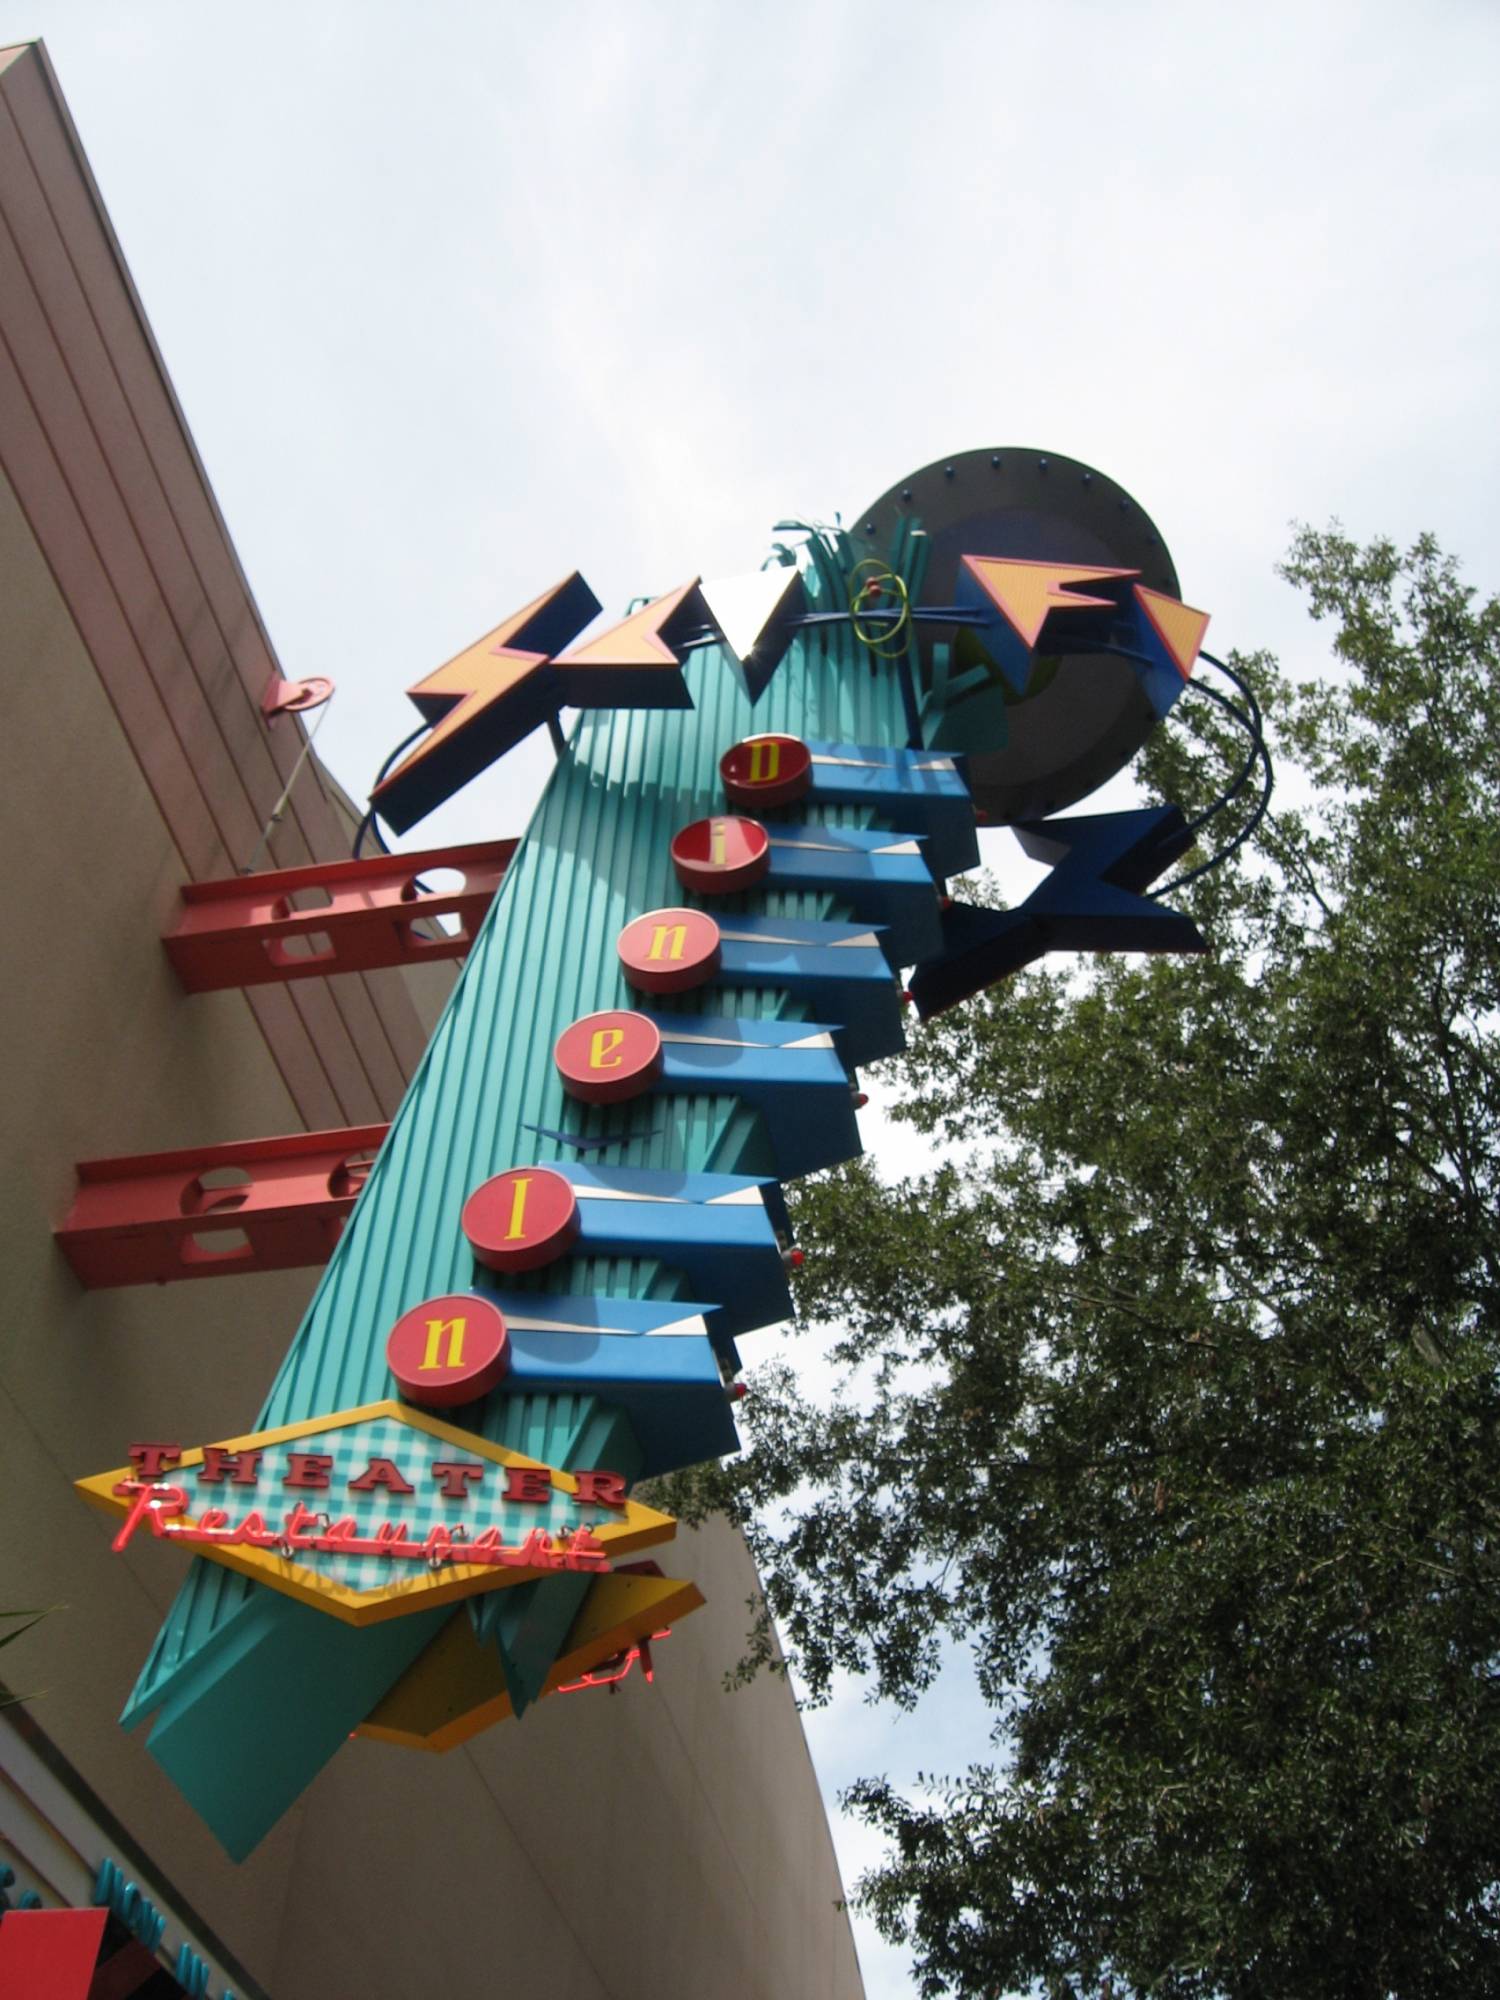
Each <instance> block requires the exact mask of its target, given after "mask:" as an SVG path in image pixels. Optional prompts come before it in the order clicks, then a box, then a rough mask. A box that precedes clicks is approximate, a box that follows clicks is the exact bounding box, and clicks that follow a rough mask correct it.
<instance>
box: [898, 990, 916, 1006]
mask: <svg viewBox="0 0 1500 2000" xmlns="http://www.w3.org/2000/svg"><path fill="white" fill-rule="evenodd" d="M916 998H917V996H916V994H915V993H913V992H912V990H911V988H910V987H909V986H903V987H902V989H901V1005H902V1006H903V1007H910V1006H913V1005H914V1004H915V1002H916Z"/></svg>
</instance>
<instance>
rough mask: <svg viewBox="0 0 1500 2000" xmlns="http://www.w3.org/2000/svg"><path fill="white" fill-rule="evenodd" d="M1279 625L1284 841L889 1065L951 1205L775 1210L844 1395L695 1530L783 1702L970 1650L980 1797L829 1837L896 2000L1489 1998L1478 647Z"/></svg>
mask: <svg viewBox="0 0 1500 2000" xmlns="http://www.w3.org/2000/svg"><path fill="white" fill-rule="evenodd" d="M1284 574H1285V575H1286V576H1287V577H1288V578H1289V579H1290V580H1291V581H1292V582H1293V583H1294V584H1296V585H1298V586H1300V587H1301V589H1302V590H1303V591H1304V592H1305V593H1306V595H1307V598H1308V600H1309V603H1310V608H1311V611H1312V614H1313V616H1314V617H1315V618H1318V619H1324V620H1328V621H1330V622H1331V623H1332V625H1333V627H1334V631H1335V638H1334V650H1335V653H1336V654H1337V657H1338V662H1339V665H1338V667H1337V669H1336V671H1335V672H1334V673H1333V674H1331V675H1330V676H1329V678H1327V679H1326V680H1323V681H1320V682H1318V683H1316V684H1311V685H1298V686H1292V685H1289V684H1288V683H1287V682H1286V681H1285V680H1284V679H1282V678H1280V677H1279V676H1278V674H1277V672H1276V669H1275V664H1274V662H1272V661H1271V660H1269V659H1267V658H1264V657H1262V658H1258V659H1251V660H1242V661H1240V662H1239V664H1240V666H1241V668H1242V670H1243V671H1245V672H1246V673H1247V674H1248V675H1249V677H1250V678H1251V680H1252V682H1253V684H1254V686H1255V687H1256V689H1257V691H1258V693H1259V695H1260V698H1261V701H1262V703H1263V705H1264V707H1265V708H1266V711H1267V714H1268V718H1269V723H1270V728H1271V732H1272V736H1273V741H1274V744H1275V748H1276V752H1277V758H1278V768H1279V774H1280V779H1281V789H1280V793H1279V800H1296V801H1300V802H1301V805H1300V809H1296V810H1294V809H1292V807H1291V806H1290V805H1280V804H1278V808H1277V809H1276V810H1275V811H1274V812H1273V814H1272V815H1271V816H1270V817H1269V818H1268V819H1267V820H1266V821H1264V822H1263V824H1262V825H1261V827H1260V828H1259V830H1258V832H1257V834H1256V837H1255V839H1254V840H1253V841H1252V842H1251V843H1250V844H1249V845H1248V846H1247V847H1246V848H1244V849H1243V850H1241V852H1240V853H1239V854H1238V855H1237V856H1236V857H1235V858H1234V859H1233V860H1232V861H1231V862H1229V863H1227V864H1226V865H1225V866H1224V867H1222V868H1220V869H1218V870H1217V871H1215V872H1213V873H1210V874H1207V875H1205V876H1203V877H1202V878H1200V879H1199V880H1198V881H1197V882H1195V883H1194V884H1192V885H1191V886H1190V887H1189V888H1187V889H1186V890H1184V891H1183V892H1182V893H1181V895H1180V897H1179V898H1178V899H1177V900H1178V901H1179V902H1180V905H1181V906H1182V907H1185V908H1188V909H1190V910H1191V912H1192V914H1193V915H1194V916H1195V917H1196V919H1197V920H1198V922H1199V924H1200V926H1201V928H1202V929H1203V931H1204V933H1205V935H1206V936H1207V937H1208V938H1210V939H1211V941H1212V950H1211V952H1210V955H1209V956H1207V957H1205V958H1198V959H1186V958H1158V959H1149V960H1148V959H1124V958H1121V959H1116V960H1095V961H1088V962H1087V963H1085V964H1084V965H1081V966H1076V965H1064V966H1062V967H1060V968H1059V967H1052V968H1045V969H1039V970H1035V971H1031V972H1028V973H1026V974H1024V975H1022V976H1020V977H1018V978H1016V979H1014V980H1012V981H1010V982H1008V983H1007V984H1006V985H1004V986H1003V987H1002V988H1000V989H998V990H996V991H994V992H992V993H991V994H989V995H987V996H984V997H983V998H982V999H980V1000H979V1001H977V1002H974V1003H972V1004H971V1005H969V1006H967V1007H965V1008H964V1009H962V1010H959V1011H957V1012H956V1013H954V1014H953V1015H951V1016H949V1017H947V1018H945V1019H943V1020H940V1021H938V1022H936V1023H934V1024H933V1025H932V1026H930V1027H929V1028H927V1029H926V1030H924V1031H923V1032H921V1033H920V1034H919V1035H917V1036H916V1038H915V1041H914V1046H913V1047H912V1049H911V1050H910V1052H909V1053H908V1055H907V1056H906V1057H904V1058H903V1059H902V1060H901V1061H900V1062H898V1063H896V1064H893V1065H892V1066H891V1069H890V1077H891V1080H892V1081H893V1082H894V1085H895V1088H896V1091H897V1093H898V1098H899V1112H898V1115H899V1116H900V1117H902V1118H904V1119H906V1120H908V1121H909V1122H910V1123H911V1124H912V1125H913V1126H915V1127H916V1129H917V1130H918V1131H919V1132H922V1133H925V1134H928V1135H930V1136H931V1137H932V1138H933V1139H934V1140H937V1141H941V1142H944V1143H943V1150H942V1152H941V1153H940V1154H939V1155H938V1157H939V1158H940V1159H941V1161H942V1164H939V1165H937V1166H936V1167H935V1168H934V1170H933V1171H931V1172H929V1173H927V1174H926V1175H924V1176H922V1177H921V1178H919V1179H913V1180H908V1181H903V1182H901V1183H900V1184H899V1185H885V1184H883V1183H882V1182H881V1180H880V1179H879V1178H877V1176H876V1175H875V1174H874V1173H873V1172H872V1171H871V1170H870V1168H869V1167H868V1166H867V1165H864V1164H859V1165H856V1166H854V1167H852V1168H850V1169H847V1170H845V1171H842V1172H840V1173H837V1174H834V1175H831V1176H828V1177H826V1178H824V1179H822V1180H821V1181H819V1182H816V1183H812V1184H809V1185H807V1186H806V1187H805V1188H804V1189H803V1191H802V1192H801V1194H800V1196H799V1199H798V1203H797V1223H798V1228H799V1231H800V1233H801V1237H802V1240H803V1242H804V1243H805V1244H806V1246H807V1248H808V1252H809V1255H808V1263H807V1268H806V1270H805V1271H804V1273H803V1275H802V1279H801V1284H800V1306H801V1310H802V1312H803V1314H804V1315H805V1316H807V1317H810V1318H812V1319H814V1320H817V1321H820V1322H827V1323H830V1324H832V1325H834V1326H836V1327H838V1328H839V1329H840V1330H841V1337H840V1341H839V1346H838V1350H837V1353H838V1358H839V1360H840V1361H841V1362H842V1363H843V1364H846V1365H847V1367H848V1368H849V1370H850V1371H851V1372H852V1373H853V1374H854V1375H856V1376H857V1378H858V1382H859V1390H858V1393H854V1392H853V1391H851V1392H850V1393H849V1394H848V1395H847V1396H846V1397H844V1398H842V1399H840V1400H839V1401H837V1402H836V1403H835V1404H834V1406H833V1407H831V1408H829V1407H816V1406H814V1405H813V1404H812V1403H811V1402H809V1401H808V1400H806V1399H805V1398H804V1397H803V1396H801V1395H800V1394H799V1392H798V1387H797V1383H796V1380H795V1377H794V1375H793V1374H792V1373H790V1372H788V1371H782V1372H780V1373H777V1372H774V1371H772V1372H768V1373H767V1374H765V1375H764V1376H763V1377H762V1378H761V1379H760V1380H759V1381H758V1383H757V1385H756V1392H755V1394H754V1396H753V1397H752V1400H751V1402H750V1403H749V1404H748V1405H747V1406H746V1407H747V1414H748V1416H749V1417H750V1420H751V1423H752V1425H753V1430H752V1442H751V1447H750V1449H749V1450H748V1452H747V1453H746V1454H745V1456H744V1458H743V1459H742V1460H741V1461H740V1462H738V1463H737V1464H733V1465H729V1466H726V1467H724V1468H722V1469H721V1470H720V1471H719V1472H718V1473H716V1474H714V1475H711V1476H710V1477H709V1479H708V1480H707V1481H706V1482H705V1483H704V1484H703V1486H702V1487H701V1489H700V1491H699V1492H698V1493H697V1495H696V1500H697V1504H698V1505H700V1506H705V1505H720V1506H726V1507H728V1508H729V1509H730V1510H731V1511H732V1512H734V1513H735V1514H736V1515H737V1516H738V1518H740V1519H741V1520H742V1521H743V1522H744V1523H745V1524H746V1526H747V1530H748V1532H749V1534H750V1536H751V1539H752V1542H753V1545H754V1547H755V1551H756V1554H757V1556H758V1559H759V1562H760V1565H761V1569H762V1574H763V1578H764V1583H765V1590H766V1595H767V1599H768V1602H769V1605H770V1608H771V1610H772V1612H773V1613H774V1615H775V1617H776V1619H777V1621H778V1623H779V1624H780V1626H781V1629H782V1631H783V1632H784V1633H785V1634H786V1636H787V1639H788V1642H789V1645H790V1648H791V1650H792V1655H793V1657H794V1659H795V1662H796V1664H797V1667H798V1671H799V1673H800V1675H801V1677H802V1679H803V1681H804V1683H805V1685H806V1686H807V1687H808V1689H809V1690H810V1691H811V1694H812V1696H813V1697H814V1698H816V1697H817V1696H819V1695H820V1694H822V1693H825V1692H826V1691H827V1689H828V1687H829V1684H830V1680H831V1677H832V1676H833V1674H834V1673H835V1671H836V1670H837V1669H840V1668H847V1669H852V1670H853V1671H854V1672H856V1673H858V1674H862V1675H865V1676H867V1677H868V1678H869V1685H870V1686H871V1687H872V1688H873V1689H874V1690H877V1691H878V1692H879V1694H880V1695H882V1696H886V1697H889V1698H890V1699H892V1700H894V1701H896V1702H899V1703H908V1704H909V1703H911V1702H912V1701H914V1700H915V1699H916V1698H917V1697H918V1696H919V1695H920V1694H921V1692H922V1691H923V1689H924V1688H926V1687H927V1686H929V1685H930V1684H931V1681H932V1679H933V1676H934V1673H935V1670H936V1667H937V1664H938V1660H939V1654H940V1650H941V1648H942V1646H943V1644H944V1643H945V1642H951V1641H952V1640H953V1639H954V1638H957V1639H960V1640H962V1641H964V1642H966V1644H967V1645H968V1647H969V1648H970V1649H971V1650H972V1656H973V1660H974V1671H975V1673H976V1675H977V1678H978V1685H979V1687H980V1689H981V1690H982V1692H983V1695H984V1697H985V1699H986V1701H987V1702H988V1703H989V1704H990V1705H991V1707H992V1709H993V1712H994V1717H995V1722H994V1730H993V1736H992V1740H991V1742H990V1743H989V1744H988V1745H985V1744H977V1745H976V1754H977V1756H978V1757H979V1759H980V1761H976V1762H975V1763H974V1764H973V1766H972V1767H971V1768H970V1769H968V1770H967V1771H965V1772H964V1773H962V1774H960V1775H956V1776H953V1777H952V1778H950V1779H947V1780H945V1781H938V1782H934V1784H933V1785H932V1786H931V1787H930V1788H929V1789H928V1790H927V1791H925V1792H922V1793H919V1794H918V1796H917V1797H916V1799H915V1801H914V1800H913V1799H912V1797H910V1796H909V1795H908V1794H907V1793H905V1792H903V1791H902V1790H900V1789H898V1788H896V1787H895V1786H893V1785H891V1784H889V1783H887V1782H886V1781H885V1780H883V1779H882V1778H880V1777H879V1776H872V1777H870V1778H868V1779H866V1780H864V1781H863V1782H861V1783H859V1784H857V1785H856V1786H855V1787H854V1788H853V1792H852V1794H851V1799H852V1803H853V1805H854V1806H855V1807H856V1808H857V1810H858V1811H860V1812H861V1813H862V1814H863V1815H864V1816H865V1817H866V1818H867V1819H868V1820H869V1821H870V1822H871V1823H873V1824H874V1825H875V1826H876V1827H878V1828H880V1829H882V1830H883V1831H884V1833H885V1834H886V1835H888V1837H889V1846H888V1860H887V1861H886V1863H885V1865H884V1866H882V1867H880V1868H879V1869H877V1870H876V1871H875V1872H874V1873H872V1874H871V1875H869V1876H867V1877H866V1878H865V1879H864V1881H863V1882H862V1884H861V1885H860V1888H859V1896H860V1899H861V1900H862V1901H863V1902H864V1904H865V1905H866V1907H867V1908H869V1909H870V1910H871V1911H872V1912H873V1914H874V1917H875V1918H876V1920H877V1922H878V1923H879V1925H880V1927H881V1929H882V1930H883V1931H884V1933H885V1934H886V1935H887V1936H889V1937H891V1938H895V1939H900V1938H907V1939H909V1940H910V1941H911V1943H912V1945H913V1947H914V1950H915V1955H916V1961H917V1981H918V1986H919V1988H920V1991H921V1992H922V1993H923V1994H924V1995H936V1994H940V1993H955V1994H964V1995H977V1994H984V1995H1001V1994H1006V1993H1013V1992H1042V1993H1046V1994H1049V1995H1057V1996H1061V1995H1105V1994H1113V1995H1116V1996H1124V1995H1127V1994H1138V1995H1153V1996H1154V1995H1161V1996H1189V1995H1191V1996H1220V1995H1222V1996H1235V2000H1241V1996H1243V2000H1274V1996H1289V2000H1291V1997H1292V1996H1294V2000H1310V1996H1322V1995H1330V1996H1331V1995H1339V1996H1371V2000H1377V1996H1380V1997H1381V2000H1383V1996H1387V1995H1401V1996H1416V1995H1423V1996H1425V1995H1454V1996H1458V1995H1463V1996H1465V1997H1466V2000H1472V1996H1474V1995H1476V1994H1485V1993H1496V1992H1500V1472H1497V1463H1500V1381H1497V1363H1500V1213H1497V1197H1500V1027H1497V1003H1500V649H1497V639H1500V606H1497V604H1496V603H1495V602H1491V603H1489V604H1487V605H1485V606H1484V607H1483V608H1476V606H1475V604H1474V602H1473V600H1472V597H1471V593H1469V592H1468V591H1467V590H1466V589H1465V588H1464V587H1463V586H1462V584H1461V583H1460V581H1459V578H1458V576H1457V573H1456V571H1455V568H1454V566H1453V564H1452V563H1451V562H1450V561H1449V560H1447V559H1445V558H1444V557H1443V556H1442V555H1441V554H1440V553H1439V551H1438V549H1437V548H1436V547H1435V546H1434V544H1433V543H1432V542H1431V541H1429V540H1423V541H1421V542H1419V543H1418V544H1417V545H1416V547H1415V548H1413V549H1412V550H1411V551H1410V552H1409V553H1406V554H1401V553H1399V552H1398V551H1397V550H1396V549H1395V548H1394V547H1392V546H1391V545H1390V544H1389V543H1386V542H1377V543H1374V544H1373V545H1372V546H1370V547H1369V548H1366V549H1361V548H1358V547H1356V546H1355V545H1354V544H1353V543H1352V542H1351V541H1349V540H1348V539H1346V538H1345V537H1344V536H1343V535H1342V534H1340V533H1338V532H1336V531H1335V532H1329V533H1314V532H1311V531H1303V532H1302V533H1300V534H1299V536H1298V538H1297V540H1296V542H1295V544H1294V547H1293V550H1292V553H1291V556H1290V559H1289V561H1288V562H1287V564H1286V566H1285V571H1284ZM1183 710H1184V711H1185V715H1184V720H1185V721H1186V722H1187V724H1188V727H1187V728H1180V727H1177V726H1175V725H1174V726H1173V727H1171V728H1168V729H1166V730H1162V731H1159V732H1158V733H1157V739H1156V740H1155V741H1154V743H1153V745H1152V747H1151V749H1150V751H1149V753H1148V756H1147V758H1146V759H1145V763H1144V772H1145V779H1146V783H1147V786H1148V789H1149V790H1150V791H1151V792H1152V794H1153V795H1156V796H1162V797H1167V798H1172V799H1175V800H1177V801H1179V802H1180V803H1182V804H1183V805H1184V806H1185V807H1187V808H1189V809H1191V808H1192V807H1193V806H1194V805H1195V804H1203V803H1207V801H1208V800H1209V799H1210V798H1211V797H1212V796H1213V795H1214V793H1215V791H1216V790H1217V789H1218V788H1219V786H1220V785H1221V784H1222V774H1223V772H1224V770H1225V768H1226V765H1227V764H1229V763H1232V762H1233V761H1234V760H1235V759H1236V757H1237V751H1238V746H1237V745H1236V744H1235V743H1234V741H1233V740H1232V724H1230V723H1229V722H1228V721H1227V720H1226V718H1224V717H1223V716H1222V715H1221V714H1220V713H1219V712H1218V711H1217V710H1214V709H1212V708H1209V707H1208V706H1207V704H1203V705H1202V707H1201V708H1200V706H1199V704H1198V703H1196V702H1195V701H1193V700H1192V699H1189V700H1188V701H1187V702H1185V703H1184V704H1183ZM676 1497H677V1498H678V1499H679V1500H681V1499H683V1498H687V1497H689V1496H687V1495H684V1494H682V1493H679V1494H678V1495H677V1496H676Z"/></svg>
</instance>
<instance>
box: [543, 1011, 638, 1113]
mask: <svg viewBox="0 0 1500 2000" xmlns="http://www.w3.org/2000/svg"><path fill="white" fill-rule="evenodd" d="M552 1059H553V1061H554V1062H555V1063H556V1064H557V1069H558V1074H559V1075H560V1076H561V1078H562V1080H563V1089H564V1090H565V1091H566V1092H567V1093H568V1095H569V1097H578V1098H581V1099H582V1100H583V1102H584V1103H585V1104H623V1103H624V1102H625V1100H626V1098H628V1097H639V1096H640V1094H641V1092H642V1091H643V1090H649V1089H650V1088H651V1086H652V1084H653V1083H655V1081H656V1079H657V1078H658V1077H659V1076H660V1075H661V1030H660V1028H658V1027H657V1025H656V1023H655V1022H654V1021H653V1020H652V1019H651V1017H650V1015H649V1014H630V1013H627V1012H626V1011H625V1010H624V1009H623V1008H619V1007H617V1008H612V1009H611V1010H610V1011H609V1012H608V1013H604V1014H585V1015H584V1017H583V1019H582V1020H581V1021H575V1022H574V1023H573V1025H572V1027H571V1028H564V1029H563V1031H562V1033H561V1034H560V1035H559V1036H558V1038H557V1046H556V1047H555V1048H554V1049H553V1051H552Z"/></svg>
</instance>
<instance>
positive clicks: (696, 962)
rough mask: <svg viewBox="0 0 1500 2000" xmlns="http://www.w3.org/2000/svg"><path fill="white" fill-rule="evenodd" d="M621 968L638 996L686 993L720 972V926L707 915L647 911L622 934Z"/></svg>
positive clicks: (691, 912) (701, 913)
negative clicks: (642, 994)
mask: <svg viewBox="0 0 1500 2000" xmlns="http://www.w3.org/2000/svg"><path fill="white" fill-rule="evenodd" d="M617 949H618V951H619V954H620V968H621V970H622V971H623V972H624V974H625V977H626V978H627V979H628V980H629V981H630V983H631V985H632V986H633V987H635V989H636V991H637V992H639V993H685V992H687V991H688V989H689V988H690V987H693V986H702V985H704V984H705V983H706V982H707V981H708V980H710V979H712V978H713V976H714V974H715V973H716V972H717V971H718V969H719V958H720V948H719V926H718V925H717V924H716V923H715V922H714V920H713V918H712V917H711V916H709V914H708V912H707V911H706V910H648V911H647V912H646V914H645V916H643V917H637V918H635V920H634V921H633V922H632V923H628V924H627V925H626V926H625V928H624V930H622V931H621V933H620V936H619V939H618V941H617Z"/></svg>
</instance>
